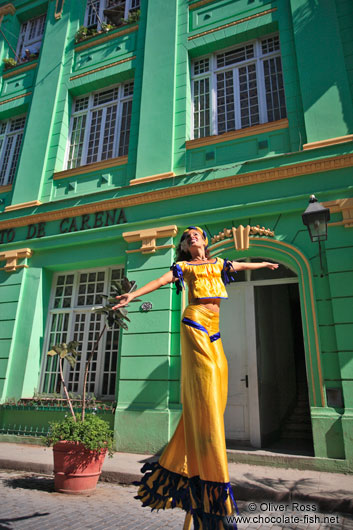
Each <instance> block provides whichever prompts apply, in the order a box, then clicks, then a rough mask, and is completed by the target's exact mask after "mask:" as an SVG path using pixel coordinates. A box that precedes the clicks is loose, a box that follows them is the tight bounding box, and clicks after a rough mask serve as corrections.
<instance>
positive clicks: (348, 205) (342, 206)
mask: <svg viewBox="0 0 353 530" xmlns="http://www.w3.org/2000/svg"><path fill="white" fill-rule="evenodd" d="M322 204H323V205H324V206H325V208H329V209H330V213H337V212H339V213H341V214H342V221H336V222H333V223H329V224H328V226H341V225H343V226H344V227H345V228H352V227H353V198H348V199H337V200H335V201H327V202H323V203H322Z"/></svg>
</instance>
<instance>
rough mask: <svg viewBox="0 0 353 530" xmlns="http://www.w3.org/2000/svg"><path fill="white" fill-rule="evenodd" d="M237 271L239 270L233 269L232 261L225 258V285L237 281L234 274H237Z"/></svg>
mask: <svg viewBox="0 0 353 530" xmlns="http://www.w3.org/2000/svg"><path fill="white" fill-rule="evenodd" d="M236 272H237V271H235V270H233V269H232V262H231V261H230V260H228V259H225V260H224V263H223V269H222V280H223V283H224V285H228V283H231V282H235V278H234V276H233V274H236Z"/></svg>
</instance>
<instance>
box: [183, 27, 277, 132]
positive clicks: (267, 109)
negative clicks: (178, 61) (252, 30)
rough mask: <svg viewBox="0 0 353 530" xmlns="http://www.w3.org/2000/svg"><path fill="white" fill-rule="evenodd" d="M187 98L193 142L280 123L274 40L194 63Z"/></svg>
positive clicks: (208, 57) (197, 60)
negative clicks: (191, 115) (190, 109)
mask: <svg viewBox="0 0 353 530" xmlns="http://www.w3.org/2000/svg"><path fill="white" fill-rule="evenodd" d="M192 97H193V133H192V135H193V138H203V137H205V136H210V135H213V134H223V133H225V132H228V131H234V130H237V129H242V128H245V127H251V126H253V125H258V124H260V123H266V122H270V121H275V120H280V119H282V118H285V117H286V115H287V112H286V103H285V94H284V85H283V75H282V63H281V56H280V45H279V36H278V35H273V36H269V37H266V38H263V39H259V40H257V41H254V42H251V43H247V44H244V45H242V46H237V47H235V48H232V49H230V50H225V51H222V52H218V53H215V54H213V55H209V56H207V57H202V58H200V59H196V60H195V61H193V64H192Z"/></svg>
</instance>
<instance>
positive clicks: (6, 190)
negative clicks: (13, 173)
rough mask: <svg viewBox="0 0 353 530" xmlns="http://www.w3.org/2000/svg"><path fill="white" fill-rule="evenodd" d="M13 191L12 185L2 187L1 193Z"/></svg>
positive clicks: (0, 188)
mask: <svg viewBox="0 0 353 530" xmlns="http://www.w3.org/2000/svg"><path fill="white" fill-rule="evenodd" d="M11 190H12V184H6V185H5V186H0V193H7V192H8V191H11Z"/></svg>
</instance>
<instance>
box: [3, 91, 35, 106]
mask: <svg viewBox="0 0 353 530" xmlns="http://www.w3.org/2000/svg"><path fill="white" fill-rule="evenodd" d="M31 95H32V92H26V93H25V94H20V95H19V96H15V97H13V98H10V99H5V100H4V101H0V105H5V103H10V102H11V101H15V99H21V98H25V97H26V96H31Z"/></svg>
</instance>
